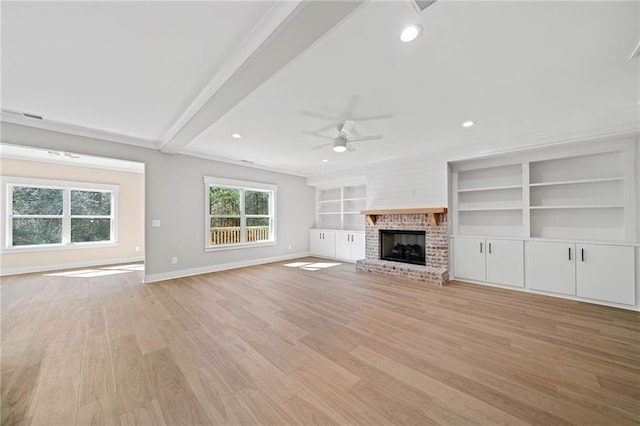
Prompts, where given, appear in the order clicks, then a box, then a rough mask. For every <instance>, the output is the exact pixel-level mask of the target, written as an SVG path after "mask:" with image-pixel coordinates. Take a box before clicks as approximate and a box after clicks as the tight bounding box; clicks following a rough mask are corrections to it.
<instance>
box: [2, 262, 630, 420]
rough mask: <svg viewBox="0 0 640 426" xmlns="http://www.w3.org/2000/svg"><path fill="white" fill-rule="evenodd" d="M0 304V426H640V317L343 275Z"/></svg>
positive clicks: (81, 290) (460, 287)
mask: <svg viewBox="0 0 640 426" xmlns="http://www.w3.org/2000/svg"><path fill="white" fill-rule="evenodd" d="M310 260H312V259H310ZM114 271H117V270H114ZM80 275H87V274H80ZM89 275H91V274H89ZM1 295H2V371H1V373H2V375H1V379H2V424H3V425H11V424H20V425H27V424H41V423H48V424H57V425H73V424H74V423H75V424H108V425H114V424H122V425H133V424H160V425H164V424H166V425H189V424H223V423H229V424H273V425H284V424H315V423H320V424H362V425H382V424H385V425H387V424H426V425H428V424H461V425H467V424H489V425H496V424H540V425H559V424H576V425H589V424H597V425H621V424H638V422H640V383H639V380H640V376H639V374H640V362H639V359H640V354H639V352H640V333H639V331H640V325H639V322H640V317H639V315H638V313H633V312H629V311H623V310H618V309H614V308H607V307H602V306H595V305H589V304H584V303H579V302H573V301H567V300H561V299H555V298H549V297H544V296H537V295H532V294H526V293H521V292H511V291H507V290H501V289H495V288H489V287H484V286H478V285H471V284H462V283H455V282H454V283H451V284H450V285H448V286H447V287H444V288H435V287H430V286H425V284H423V283H420V282H415V281H409V280H402V279H392V278H388V277H383V276H377V275H373V274H367V273H356V272H355V271H354V266H353V265H349V264H345V265H341V266H337V267H334V268H329V269H324V270H319V271H305V270H301V269H295V268H289V267H285V266H283V264H282V263H275V264H270V265H264V266H258V267H251V268H244V269H238V270H234V271H227V272H221V273H214V274H208V275H201V276H195V277H190V278H183V279H177V280H170V281H165V282H162V283H155V284H147V285H145V284H142V283H141V272H126V273H120V274H114V275H108V276H96V277H87V276H78V275H76V276H72V277H69V276H67V277H63V276H47V274H31V275H22V276H14V277H8V278H5V279H3V283H2V286H1Z"/></svg>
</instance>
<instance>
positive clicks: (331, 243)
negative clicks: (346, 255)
mask: <svg viewBox="0 0 640 426" xmlns="http://www.w3.org/2000/svg"><path fill="white" fill-rule="evenodd" d="M321 236H322V239H321V241H322V256H324V257H336V231H322V235H321Z"/></svg>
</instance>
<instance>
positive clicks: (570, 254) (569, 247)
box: [569, 247, 571, 260]
mask: <svg viewBox="0 0 640 426" xmlns="http://www.w3.org/2000/svg"><path fill="white" fill-rule="evenodd" d="M569 260H571V247H569Z"/></svg>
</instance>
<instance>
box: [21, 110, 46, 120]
mask: <svg viewBox="0 0 640 426" xmlns="http://www.w3.org/2000/svg"><path fill="white" fill-rule="evenodd" d="M22 115H24V116H25V117H26V118H35V119H36V120H42V116H41V115H36V114H30V113H28V112H23V113H22Z"/></svg>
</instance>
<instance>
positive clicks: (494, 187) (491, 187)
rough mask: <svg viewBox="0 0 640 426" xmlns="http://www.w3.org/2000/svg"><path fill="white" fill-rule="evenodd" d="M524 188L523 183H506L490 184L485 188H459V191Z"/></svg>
mask: <svg viewBox="0 0 640 426" xmlns="http://www.w3.org/2000/svg"><path fill="white" fill-rule="evenodd" d="M518 188H522V185H504V186H488V187H485V188H466V189H458V192H459V193H460V192H477V191H500V190H503V189H518Z"/></svg>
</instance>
